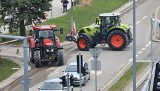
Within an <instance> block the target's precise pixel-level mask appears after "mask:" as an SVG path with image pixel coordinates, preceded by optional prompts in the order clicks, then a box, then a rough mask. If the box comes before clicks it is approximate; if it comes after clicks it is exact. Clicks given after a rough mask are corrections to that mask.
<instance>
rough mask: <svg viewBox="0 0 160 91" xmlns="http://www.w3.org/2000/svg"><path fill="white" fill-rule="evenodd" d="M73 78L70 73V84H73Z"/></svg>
mask: <svg viewBox="0 0 160 91" xmlns="http://www.w3.org/2000/svg"><path fill="white" fill-rule="evenodd" d="M73 80H74V78H73V75H71V76H70V86H73Z"/></svg>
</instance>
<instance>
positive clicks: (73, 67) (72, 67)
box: [65, 65, 77, 72]
mask: <svg viewBox="0 0 160 91" xmlns="http://www.w3.org/2000/svg"><path fill="white" fill-rule="evenodd" d="M65 71H66V72H77V65H69V66H67V68H66V70H65Z"/></svg>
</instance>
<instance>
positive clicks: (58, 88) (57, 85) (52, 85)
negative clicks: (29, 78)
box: [38, 78, 73, 91]
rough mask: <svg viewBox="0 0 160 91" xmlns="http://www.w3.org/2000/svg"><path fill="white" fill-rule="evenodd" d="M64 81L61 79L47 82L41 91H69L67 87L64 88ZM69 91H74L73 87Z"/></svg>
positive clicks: (40, 88)
mask: <svg viewBox="0 0 160 91" xmlns="http://www.w3.org/2000/svg"><path fill="white" fill-rule="evenodd" d="M61 82H62V80H61V79H59V78H53V79H49V80H45V81H44V83H43V84H42V86H41V87H39V88H38V90H39V91H67V87H63V86H62V84H61ZM69 91H73V86H69Z"/></svg>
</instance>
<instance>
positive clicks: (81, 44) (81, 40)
mask: <svg viewBox="0 0 160 91" xmlns="http://www.w3.org/2000/svg"><path fill="white" fill-rule="evenodd" d="M77 47H78V49H79V50H81V51H88V50H89V47H90V44H89V39H88V38H87V37H85V36H80V37H78V39H77Z"/></svg>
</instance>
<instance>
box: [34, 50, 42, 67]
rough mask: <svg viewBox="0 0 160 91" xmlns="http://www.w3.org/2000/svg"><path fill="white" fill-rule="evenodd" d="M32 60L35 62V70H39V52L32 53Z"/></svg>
mask: <svg viewBox="0 0 160 91" xmlns="http://www.w3.org/2000/svg"><path fill="white" fill-rule="evenodd" d="M34 60H35V67H36V68H39V67H41V66H42V64H41V58H40V51H39V50H38V51H35V52H34Z"/></svg>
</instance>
